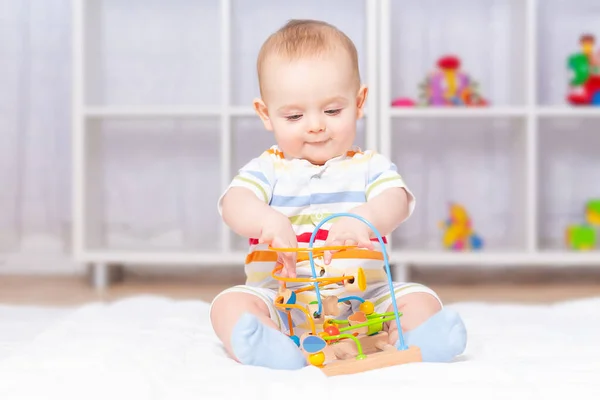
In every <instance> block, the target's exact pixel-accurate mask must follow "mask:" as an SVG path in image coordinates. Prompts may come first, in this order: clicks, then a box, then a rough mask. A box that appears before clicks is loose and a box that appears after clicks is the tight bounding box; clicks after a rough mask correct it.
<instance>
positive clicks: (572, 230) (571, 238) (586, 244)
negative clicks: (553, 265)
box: [565, 225, 596, 250]
mask: <svg viewBox="0 0 600 400" xmlns="http://www.w3.org/2000/svg"><path fill="white" fill-rule="evenodd" d="M565 240H566V244H567V246H568V247H570V248H571V249H572V250H592V249H593V248H594V247H595V246H596V231H595V230H594V228H593V227H591V226H589V225H569V226H568V227H567V231H566V237H565Z"/></svg>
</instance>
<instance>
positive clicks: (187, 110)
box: [84, 106, 221, 118]
mask: <svg viewBox="0 0 600 400" xmlns="http://www.w3.org/2000/svg"><path fill="white" fill-rule="evenodd" d="M84 113H85V116H86V117H88V118H202V117H218V116H219V115H221V108H220V107H208V106H207V107H202V106H200V107H196V106H139V107H138V106H131V107H127V106H104V107H102V106H99V107H86V108H85V110H84Z"/></svg>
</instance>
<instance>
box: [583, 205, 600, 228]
mask: <svg viewBox="0 0 600 400" xmlns="http://www.w3.org/2000/svg"><path fill="white" fill-rule="evenodd" d="M585 217H586V220H587V223H588V224H590V225H593V226H597V227H600V199H592V200H588V202H587V204H586V206H585Z"/></svg>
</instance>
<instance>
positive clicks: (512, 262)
mask: <svg viewBox="0 0 600 400" xmlns="http://www.w3.org/2000/svg"><path fill="white" fill-rule="evenodd" d="M245 257H246V253H245V252H240V251H236V252H226V253H219V252H202V251H198V252H192V251H190V252H177V251H172V252H170V251H118V250H114V251H97V252H83V253H81V254H77V255H76V259H77V261H79V262H95V263H116V264H119V263H123V264H145V265H149V266H153V265H184V266H185V265H188V266H198V265H202V266H215V267H233V268H241V267H242V266H243V263H244V259H245ZM390 262H391V263H392V264H403V263H407V264H415V265H434V266H460V267H469V266H479V265H486V266H519V265H523V266H525V265H537V266H546V267H560V266H590V267H597V266H600V251H594V252H580V253H579V252H567V251H547V252H545V251H542V252H532V253H528V252H471V253H453V252H439V251H423V252H419V251H416V252H401V251H392V252H391V253H390Z"/></svg>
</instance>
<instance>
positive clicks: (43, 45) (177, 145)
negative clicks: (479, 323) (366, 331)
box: [0, 0, 600, 304]
mask: <svg viewBox="0 0 600 400" xmlns="http://www.w3.org/2000/svg"><path fill="white" fill-rule="evenodd" d="M291 18H314V19H322V20H325V21H327V22H330V23H332V24H334V25H336V26H337V27H338V28H340V29H342V30H343V31H344V32H346V34H347V35H348V36H349V37H350V38H351V39H352V40H353V41H354V43H355V44H356V46H357V49H358V51H359V55H360V69H361V71H360V72H361V77H362V79H363V81H364V82H365V83H366V84H367V85H369V87H370V97H369V99H368V102H367V110H366V111H367V115H366V117H365V118H364V119H363V120H361V121H360V122H359V136H358V138H357V143H356V144H357V145H359V146H361V147H368V148H374V149H377V150H379V151H381V152H382V153H383V154H385V155H387V156H388V157H390V158H391V159H392V160H393V161H394V162H395V163H396V164H397V165H398V168H399V170H400V172H401V173H402V175H403V176H404V177H405V179H406V181H407V182H408V184H409V186H410V187H411V189H412V191H413V192H414V193H415V195H416V197H417V200H418V202H417V208H416V210H415V213H414V215H413V217H412V218H411V219H410V220H409V221H407V223H405V224H404V225H402V226H401V227H400V228H399V229H398V230H397V232H395V233H394V235H393V236H392V238H391V253H392V254H391V257H392V260H393V262H394V273H395V275H396V278H397V279H408V280H414V281H420V282H423V283H426V284H430V285H432V286H433V287H434V288H435V289H437V290H438V291H439V292H440V294H441V295H442V298H443V299H444V298H445V299H446V301H460V300H490V301H491V300H494V301H496V300H505V301H553V300H558V299H563V298H571V297H577V296H587V295H593V294H598V293H600V252H598V249H599V248H600V245H599V244H598V240H597V236H598V233H599V232H600V229H599V228H598V225H599V224H600V133H599V131H598V127H599V126H600V125H599V124H600V109H599V108H598V105H600V83H599V81H600V43H598V41H600V27H599V25H598V23H597V22H598V21H599V20H600V3H599V2H598V1H596V0H568V1H565V0H543V1H542V0H451V1H441V0H387V1H385V0H381V1H376V0H329V1H326V2H324V1H317V0H310V1H302V2H283V1H276V0H252V1H246V0H221V1H219V0H196V1H192V0H169V1H167V0H144V1H142V0H128V1H123V0H120V1H119V0H74V1H70V0H2V1H1V2H0V21H1V23H0V29H1V30H2V31H1V32H2V34H1V35H0V37H1V39H0V60H1V61H0V82H1V88H2V90H1V91H0V93H1V94H0V184H1V190H0V302H8V303H13V302H18V303H20V302H23V303H43V304H47V303H48V304H49V303H53V304H54V303H60V304H64V303H69V304H72V303H79V302H84V301H91V300H95V299H109V300H110V299H114V298H118V297H121V296H126V295H134V294H140V293H156V294H163V295H168V296H173V297H177V298H199V299H203V300H206V301H210V299H211V298H212V296H214V294H216V293H217V292H218V291H220V290H222V289H223V288H224V287H227V286H229V285H232V284H236V283H241V282H243V280H244V275H243V265H242V263H243V259H244V251H245V249H246V243H247V242H246V240H245V239H243V238H240V237H237V236H235V235H234V234H232V233H231V232H230V231H229V230H228V229H227V228H226V227H225V226H224V225H223V224H222V223H221V221H220V218H219V215H218V213H217V207H216V204H217V199H218V197H219V195H220V194H221V193H222V191H223V189H224V188H225V187H226V186H227V184H228V183H229V181H230V179H231V178H232V177H233V176H234V174H235V173H236V171H237V169H238V168H239V167H241V166H242V165H243V164H244V163H245V162H247V161H248V160H249V159H250V158H252V157H255V156H256V155H258V154H260V152H261V151H263V150H264V149H266V148H267V147H268V146H270V145H272V144H274V141H273V138H272V136H271V135H270V134H269V133H268V132H266V131H264V129H263V127H262V124H261V123H260V121H259V119H258V117H256V116H255V114H254V112H253V110H252V107H251V106H252V99H253V98H254V97H256V96H258V85H257V80H256V68H255V62H256V56H257V53H258V50H259V48H260V46H261V44H262V42H263V41H264V40H265V39H266V38H267V36H268V35H269V34H271V33H272V32H273V31H275V30H276V29H278V28H279V27H280V26H282V25H283V24H284V23H285V22H286V21H287V20H289V19H291ZM451 204H454V207H451Z"/></svg>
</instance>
